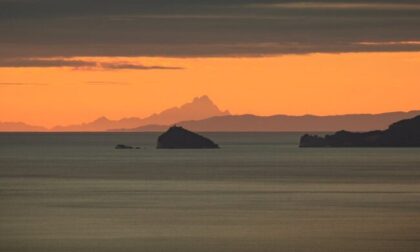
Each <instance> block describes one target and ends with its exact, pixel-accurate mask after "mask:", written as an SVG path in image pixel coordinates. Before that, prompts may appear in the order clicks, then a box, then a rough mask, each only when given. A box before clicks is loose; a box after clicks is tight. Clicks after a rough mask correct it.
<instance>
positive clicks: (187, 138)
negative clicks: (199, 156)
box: [157, 126, 219, 149]
mask: <svg viewBox="0 0 420 252" xmlns="http://www.w3.org/2000/svg"><path fill="white" fill-rule="evenodd" d="M157 148H158V149H217V148H219V145H217V144H216V143H214V142H213V141H212V140H210V139H208V138H206V137H204V136H201V135H199V134H196V133H194V132H191V131H189V130H186V129H184V128H183V127H178V126H172V127H170V128H169V129H168V130H167V131H166V132H165V133H163V134H162V135H160V136H159V138H158V142H157Z"/></svg>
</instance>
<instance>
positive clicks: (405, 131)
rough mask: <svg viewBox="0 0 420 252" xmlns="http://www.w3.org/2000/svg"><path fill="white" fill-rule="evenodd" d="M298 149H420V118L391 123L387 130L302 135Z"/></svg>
mask: <svg viewBox="0 0 420 252" xmlns="http://www.w3.org/2000/svg"><path fill="white" fill-rule="evenodd" d="M299 146H300V147H420V116H416V117H414V118H412V119H405V120H402V121H398V122H396V123H393V124H392V125H391V126H389V128H388V129H387V130H384V131H381V130H376V131H370V132H349V131H344V130H342V131H339V132H336V133H335V134H333V135H326V136H325V137H320V136H316V135H304V136H302V137H301V139H300V144H299Z"/></svg>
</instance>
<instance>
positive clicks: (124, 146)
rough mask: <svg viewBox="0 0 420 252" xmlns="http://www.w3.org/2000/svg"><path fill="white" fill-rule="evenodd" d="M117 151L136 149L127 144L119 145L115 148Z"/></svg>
mask: <svg viewBox="0 0 420 252" xmlns="http://www.w3.org/2000/svg"><path fill="white" fill-rule="evenodd" d="M115 149H134V147H133V146H130V145H125V144H117V145H116V146H115ZM136 149H139V147H137V148H136Z"/></svg>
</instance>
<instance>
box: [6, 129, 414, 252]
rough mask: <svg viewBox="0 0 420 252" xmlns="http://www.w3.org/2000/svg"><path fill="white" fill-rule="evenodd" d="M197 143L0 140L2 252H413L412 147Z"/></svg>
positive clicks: (252, 139)
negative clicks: (181, 146) (159, 145)
mask: <svg viewBox="0 0 420 252" xmlns="http://www.w3.org/2000/svg"><path fill="white" fill-rule="evenodd" d="M206 135H207V136H209V137H210V138H212V139H213V140H215V141H216V142H217V143H219V144H220V145H221V147H222V148H221V149H219V150H157V149H155V144H156V143H155V142H156V138H157V134H154V133H97V134H94V133H83V134H80V133H67V134H35V133H27V134H12V133H3V134H0V251H5V252H6V251H7V252H13V251H31V252H33V251H35V252H37V251H40V252H41V251H42V252H48V251H54V252H55V251H69V252H70V251H71V252H74V251H86V252H87V251H89V252H91V251H92V252H95V251H180V252H184V251H186V252H187V251H222V252H223V251H241V252H242V251H244V252H247V251H420V149H419V148H400V149H394V148H376V149H375V148H338V149H299V148H298V147H297V143H298V138H299V136H300V134H297V133H208V134H206ZM116 144H129V145H135V146H140V147H142V149H140V150H135V149H134V150H115V149H114V146H115V145H116Z"/></svg>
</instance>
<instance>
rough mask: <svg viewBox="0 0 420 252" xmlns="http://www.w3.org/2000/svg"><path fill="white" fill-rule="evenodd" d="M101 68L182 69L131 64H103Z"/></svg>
mask: <svg viewBox="0 0 420 252" xmlns="http://www.w3.org/2000/svg"><path fill="white" fill-rule="evenodd" d="M100 66H101V67H102V68H104V69H117V70H118V69H123V70H131V69H132V70H180V69H183V68H182V67H167V66H145V65H138V64H130V63H101V64H100Z"/></svg>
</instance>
